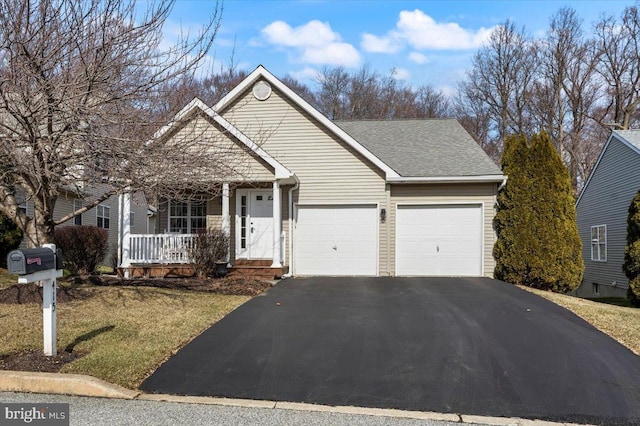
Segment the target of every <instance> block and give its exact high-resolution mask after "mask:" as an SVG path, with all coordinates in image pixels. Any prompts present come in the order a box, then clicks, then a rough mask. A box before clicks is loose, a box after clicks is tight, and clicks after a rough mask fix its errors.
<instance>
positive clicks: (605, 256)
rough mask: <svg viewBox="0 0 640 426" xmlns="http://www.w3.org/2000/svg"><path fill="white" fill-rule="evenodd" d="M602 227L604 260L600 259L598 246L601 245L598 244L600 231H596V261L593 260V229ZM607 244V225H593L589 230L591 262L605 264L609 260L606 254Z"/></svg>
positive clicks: (600, 253)
mask: <svg viewBox="0 0 640 426" xmlns="http://www.w3.org/2000/svg"><path fill="white" fill-rule="evenodd" d="M602 227H604V259H602V252H601V251H600V244H602V243H601V242H600V231H598V242H597V243H596V244H597V246H598V254H599V255H600V256H598V259H594V257H593V228H602ZM608 244H609V236H608V235H607V225H606V224H601V225H593V226H591V227H590V228H589V251H590V253H591V261H592V262H598V263H607V261H608V260H609V253H608V249H609V247H608Z"/></svg>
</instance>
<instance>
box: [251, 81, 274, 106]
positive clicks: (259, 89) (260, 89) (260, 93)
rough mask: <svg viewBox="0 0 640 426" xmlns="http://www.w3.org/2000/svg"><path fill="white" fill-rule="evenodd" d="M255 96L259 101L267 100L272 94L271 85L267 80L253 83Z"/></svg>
mask: <svg viewBox="0 0 640 426" xmlns="http://www.w3.org/2000/svg"><path fill="white" fill-rule="evenodd" d="M253 96H254V97H255V98H256V99H257V100H259V101H266V100H267V99H269V96H271V85H270V84H269V83H267V82H266V81H259V82H257V83H256V84H254V85H253Z"/></svg>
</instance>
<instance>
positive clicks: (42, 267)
mask: <svg viewBox="0 0 640 426" xmlns="http://www.w3.org/2000/svg"><path fill="white" fill-rule="evenodd" d="M61 264H62V259H59V253H57V251H56V246H55V244H45V245H44V246H43V248H37V249H23V250H14V251H12V252H10V253H9V255H8V256H7V268H8V271H9V273H16V274H19V275H18V284H28V283H33V282H39V283H40V286H41V287H42V329H43V335H44V354H45V355H47V356H56V355H57V354H58V350H57V348H56V278H59V277H61V276H62V266H61Z"/></svg>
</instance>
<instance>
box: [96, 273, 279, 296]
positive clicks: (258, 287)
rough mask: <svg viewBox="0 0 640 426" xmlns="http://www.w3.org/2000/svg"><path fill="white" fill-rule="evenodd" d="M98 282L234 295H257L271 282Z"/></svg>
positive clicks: (108, 279)
mask: <svg viewBox="0 0 640 426" xmlns="http://www.w3.org/2000/svg"><path fill="white" fill-rule="evenodd" d="M100 280H101V282H100V284H97V283H96V282H95V281H94V282H93V283H94V284H97V285H108V286H122V285H126V286H130V287H138V286H144V287H158V288H167V289H173V290H192V291H205V292H212V293H216V294H226V295H234V296H257V295H259V294H262V293H264V292H265V291H267V290H268V289H269V288H271V286H272V283H271V282H269V281H262V280H257V279H252V278H134V279H129V280H123V279H121V278H117V277H112V276H101V277H100Z"/></svg>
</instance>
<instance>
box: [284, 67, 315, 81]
mask: <svg viewBox="0 0 640 426" xmlns="http://www.w3.org/2000/svg"><path fill="white" fill-rule="evenodd" d="M289 75H290V76H291V77H293V78H295V79H296V80H298V81H312V80H315V79H316V78H317V77H318V70H316V69H314V68H311V67H305V68H303V69H301V70H299V71H289Z"/></svg>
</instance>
